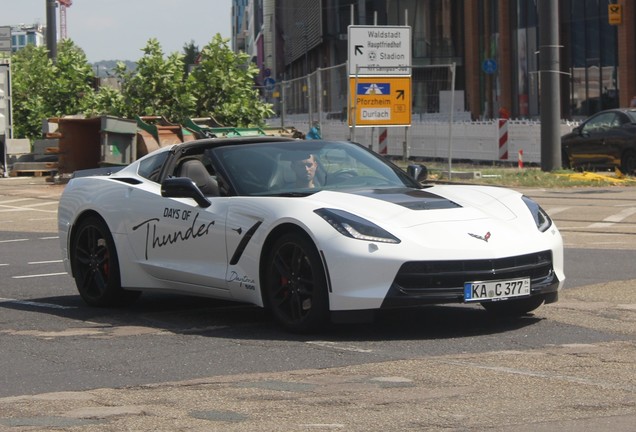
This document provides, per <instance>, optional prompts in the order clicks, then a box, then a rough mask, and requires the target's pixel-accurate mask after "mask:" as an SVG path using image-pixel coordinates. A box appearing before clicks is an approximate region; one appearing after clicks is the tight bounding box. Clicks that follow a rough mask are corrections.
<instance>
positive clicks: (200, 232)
mask: <svg viewBox="0 0 636 432" xmlns="http://www.w3.org/2000/svg"><path fill="white" fill-rule="evenodd" d="M191 214H192V212H190V211H183V212H179V211H178V210H177V211H175V210H174V209H165V211H164V217H168V218H173V219H180V220H186V221H187V220H188V219H190V216H191ZM198 217H199V213H196V214H195V215H194V217H193V218H192V223H191V224H190V226H189V227H188V228H186V229H183V230H179V231H174V232H171V233H166V234H161V233H157V226H158V222H159V221H160V219H159V218H150V219H148V220H145V221H143V222H141V223H140V224H138V225H135V226H134V227H133V228H132V229H133V231H137V230H138V229H140V228H144V227H145V228H146V252H145V253H146V259H148V250H149V249H157V248H161V247H164V246H166V245H171V244H174V243H177V242H183V241H188V240H194V239H196V238H199V237H203V236H205V235H208V233H209V231H210V227H211V226H212V225H214V221H212V222H208V223H200V224H197V219H198Z"/></svg>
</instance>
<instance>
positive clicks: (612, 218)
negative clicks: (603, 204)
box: [588, 207, 636, 228]
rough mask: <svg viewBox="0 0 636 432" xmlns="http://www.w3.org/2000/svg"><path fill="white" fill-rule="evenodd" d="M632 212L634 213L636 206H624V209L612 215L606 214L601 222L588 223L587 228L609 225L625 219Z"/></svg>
mask: <svg viewBox="0 0 636 432" xmlns="http://www.w3.org/2000/svg"><path fill="white" fill-rule="evenodd" d="M634 213H636V207H629V208H626V209H625V210H622V211H620V212H618V213H616V214H614V215H611V216H608V217H606V218H605V219H603V222H596V223H593V224H591V225H588V228H606V227H610V226H612V225H614V224H616V223H618V222H621V221H623V220H625V219H627V218H628V217H630V216H631V215H633V214H634Z"/></svg>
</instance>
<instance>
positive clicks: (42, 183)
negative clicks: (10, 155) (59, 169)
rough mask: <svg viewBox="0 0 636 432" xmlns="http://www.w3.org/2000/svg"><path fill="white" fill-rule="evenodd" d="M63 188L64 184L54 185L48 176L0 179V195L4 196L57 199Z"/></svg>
mask: <svg viewBox="0 0 636 432" xmlns="http://www.w3.org/2000/svg"><path fill="white" fill-rule="evenodd" d="M64 186H65V185H64V184H56V183H54V182H53V179H52V178H51V177H50V176H46V177H44V176H40V177H36V176H20V177H0V195H5V196H17V195H19V196H25V197H29V198H36V197H39V196H45V197H47V198H51V197H54V196H57V197H59V196H60V195H61V194H62V191H63V190H64Z"/></svg>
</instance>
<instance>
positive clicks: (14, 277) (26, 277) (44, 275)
mask: <svg viewBox="0 0 636 432" xmlns="http://www.w3.org/2000/svg"><path fill="white" fill-rule="evenodd" d="M65 274H68V273H67V272H61V273H43V274H36V275H24V276H11V279H28V278H37V277H47V276H61V275H65Z"/></svg>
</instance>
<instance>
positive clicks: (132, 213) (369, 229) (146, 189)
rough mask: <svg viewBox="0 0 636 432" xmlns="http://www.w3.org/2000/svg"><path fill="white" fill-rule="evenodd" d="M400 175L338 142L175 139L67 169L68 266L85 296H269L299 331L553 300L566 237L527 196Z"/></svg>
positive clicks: (528, 306)
mask: <svg viewBox="0 0 636 432" xmlns="http://www.w3.org/2000/svg"><path fill="white" fill-rule="evenodd" d="M409 168H412V167H409ZM409 173H410V175H409V174H407V173H406V172H404V171H403V170H401V169H400V168H398V167H397V166H394V165H393V164H391V163H390V162H388V161H386V160H385V159H384V158H382V157H380V156H378V155H377V154H375V153H373V152H371V151H369V150H367V149H366V148H364V147H363V146H361V145H358V144H354V143H350V142H331V141H317V140H316V141H314V140H307V141H304V140H294V139H288V138H280V137H258V138H256V137H255V138H246V137H243V138H225V139H204V140H199V141H191V142H186V143H183V144H176V145H173V146H170V147H165V148H161V149H159V150H157V151H155V152H153V153H151V154H149V155H147V156H145V157H143V158H141V159H139V160H138V161H136V162H134V163H132V164H130V165H128V166H126V167H125V168H123V169H119V170H117V169H113V168H99V169H96V170H90V171H87V172H78V173H76V175H75V176H74V178H72V179H71V180H70V182H69V183H68V184H67V185H66V187H65V190H64V193H63V194H62V197H61V199H60V204H59V212H58V214H59V222H58V223H59V231H60V241H61V247H62V250H63V256H64V262H65V265H66V268H67V270H68V271H69V273H70V274H72V276H73V277H74V278H75V281H76V284H77V288H78V290H79V293H80V295H81V296H82V298H83V299H84V300H85V301H86V303H88V304H89V305H93V306H113V305H120V304H124V303H127V302H129V301H131V300H134V299H136V298H137V297H138V296H139V293H140V292H142V291H148V290H154V291H163V292H179V293H186V294H191V295H201V296H207V297H214V298H219V299H227V300H235V301H239V302H246V303H251V304H254V305H258V306H261V307H266V308H269V309H271V311H272V313H273V316H274V317H275V319H276V320H277V321H278V322H280V324H282V325H283V326H284V327H286V328H287V329H289V330H292V331H298V332H302V331H309V330H313V329H316V328H319V327H320V326H322V325H323V324H325V323H326V322H327V321H329V319H331V320H332V321H335V322H339V321H343V320H352V319H353V320H366V319H369V318H372V317H373V314H374V312H375V311H378V310H381V309H390V308H410V307H417V306H421V305H427V304H438V303H479V304H481V305H482V306H483V307H485V308H486V309H487V310H489V311H492V312H494V313H500V314H517V315H519V314H525V313H527V312H529V311H532V310H534V309H536V308H537V307H539V306H540V305H541V304H542V303H544V302H545V303H551V302H555V301H557V299H558V292H559V290H560V289H561V287H562V285H563V281H564V280H565V276H564V274H563V243H562V239H561V235H560V233H559V231H558V229H557V228H556V226H555V225H554V223H553V222H552V221H551V219H550V218H549V217H548V215H547V214H546V213H545V211H543V209H541V207H539V205H537V203H535V202H534V201H532V200H531V199H529V198H528V197H526V196H524V195H522V194H520V193H518V192H515V191H513V190H510V189H505V188H499V187H485V186H463V185H426V186H422V185H421V183H420V182H419V181H418V179H416V178H415V177H416V176H415V175H414V174H417V167H415V169H412V170H411V169H410V170H409Z"/></svg>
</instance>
